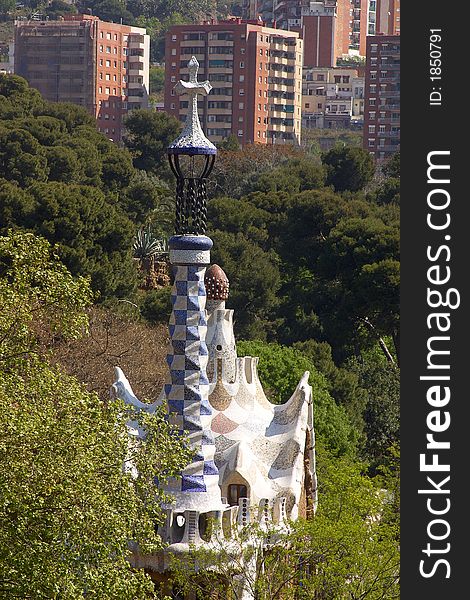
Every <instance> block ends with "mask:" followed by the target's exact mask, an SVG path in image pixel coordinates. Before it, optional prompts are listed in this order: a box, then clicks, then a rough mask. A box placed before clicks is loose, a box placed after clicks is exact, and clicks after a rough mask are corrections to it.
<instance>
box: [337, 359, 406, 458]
mask: <svg viewBox="0 0 470 600" xmlns="http://www.w3.org/2000/svg"><path fill="white" fill-rule="evenodd" d="M346 366H347V368H348V370H350V371H352V372H354V373H356V374H357V376H358V377H359V382H360V385H361V386H362V388H363V389H364V390H367V392H366V393H367V403H366V408H365V411H364V421H365V434H366V445H365V453H366V456H367V458H368V459H369V460H370V461H371V462H372V466H373V467H376V466H377V464H381V463H383V462H386V458H387V454H388V452H389V449H390V447H391V446H393V445H394V444H397V443H398V441H399V434H400V373H399V370H398V369H397V367H396V366H394V365H391V364H390V363H389V362H387V361H386V360H385V357H384V356H383V354H381V353H378V352H372V351H368V352H363V353H362V355H361V356H360V357H354V358H350V359H349V360H348V361H347V364H346Z"/></svg>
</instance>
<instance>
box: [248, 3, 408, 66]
mask: <svg viewBox="0 0 470 600" xmlns="http://www.w3.org/2000/svg"><path fill="white" fill-rule="evenodd" d="M243 10H244V15H245V16H249V18H256V17H257V15H261V17H262V18H263V20H265V21H266V22H269V23H271V24H273V25H274V24H275V26H276V27H280V28H282V29H288V30H293V31H299V32H300V33H301V37H302V38H303V40H304V43H305V46H304V65H305V66H308V67H333V66H335V65H336V61H337V59H338V58H341V57H342V56H346V55H353V56H365V55H366V39H367V36H369V35H375V34H377V33H382V34H385V35H399V34H400V0H314V1H310V0H274V2H273V1H272V0H246V2H245V4H244V7H243Z"/></svg>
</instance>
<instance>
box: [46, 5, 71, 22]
mask: <svg viewBox="0 0 470 600" xmlns="http://www.w3.org/2000/svg"><path fill="white" fill-rule="evenodd" d="M76 12H77V8H76V6H74V5H73V4H69V3H68V2H65V0H52V2H51V3H50V4H49V5H48V6H47V8H46V15H47V16H48V17H49V18H52V19H56V18H57V17H59V16H63V15H66V14H68V13H76Z"/></svg>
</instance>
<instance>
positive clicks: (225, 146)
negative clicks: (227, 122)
mask: <svg viewBox="0 0 470 600" xmlns="http://www.w3.org/2000/svg"><path fill="white" fill-rule="evenodd" d="M217 147H218V148H219V149H220V150H226V151H227V152H230V151H231V152H234V151H237V150H240V144H239V142H238V138H237V136H236V135H235V134H233V133H231V134H230V135H228V136H227V137H226V138H224V139H223V140H222V141H221V142H219V143H218V144H217Z"/></svg>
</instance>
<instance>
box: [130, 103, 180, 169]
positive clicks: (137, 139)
mask: <svg viewBox="0 0 470 600" xmlns="http://www.w3.org/2000/svg"><path fill="white" fill-rule="evenodd" d="M124 125H125V127H126V135H125V136H124V144H125V145H126V147H127V148H128V149H129V151H130V152H131V154H132V157H133V161H134V166H135V167H136V168H137V169H142V170H143V171H147V172H153V173H154V174H155V175H157V176H160V177H162V176H164V175H167V174H168V172H169V168H168V166H167V158H166V150H167V148H168V146H169V145H170V144H171V142H172V141H173V140H174V139H175V138H176V137H177V136H178V134H179V132H180V130H181V123H180V122H179V121H178V120H177V119H175V117H173V116H171V115H167V114H166V113H165V112H161V111H152V110H134V111H132V112H131V113H130V114H129V115H128V116H127V117H126V119H125V121H124Z"/></svg>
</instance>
